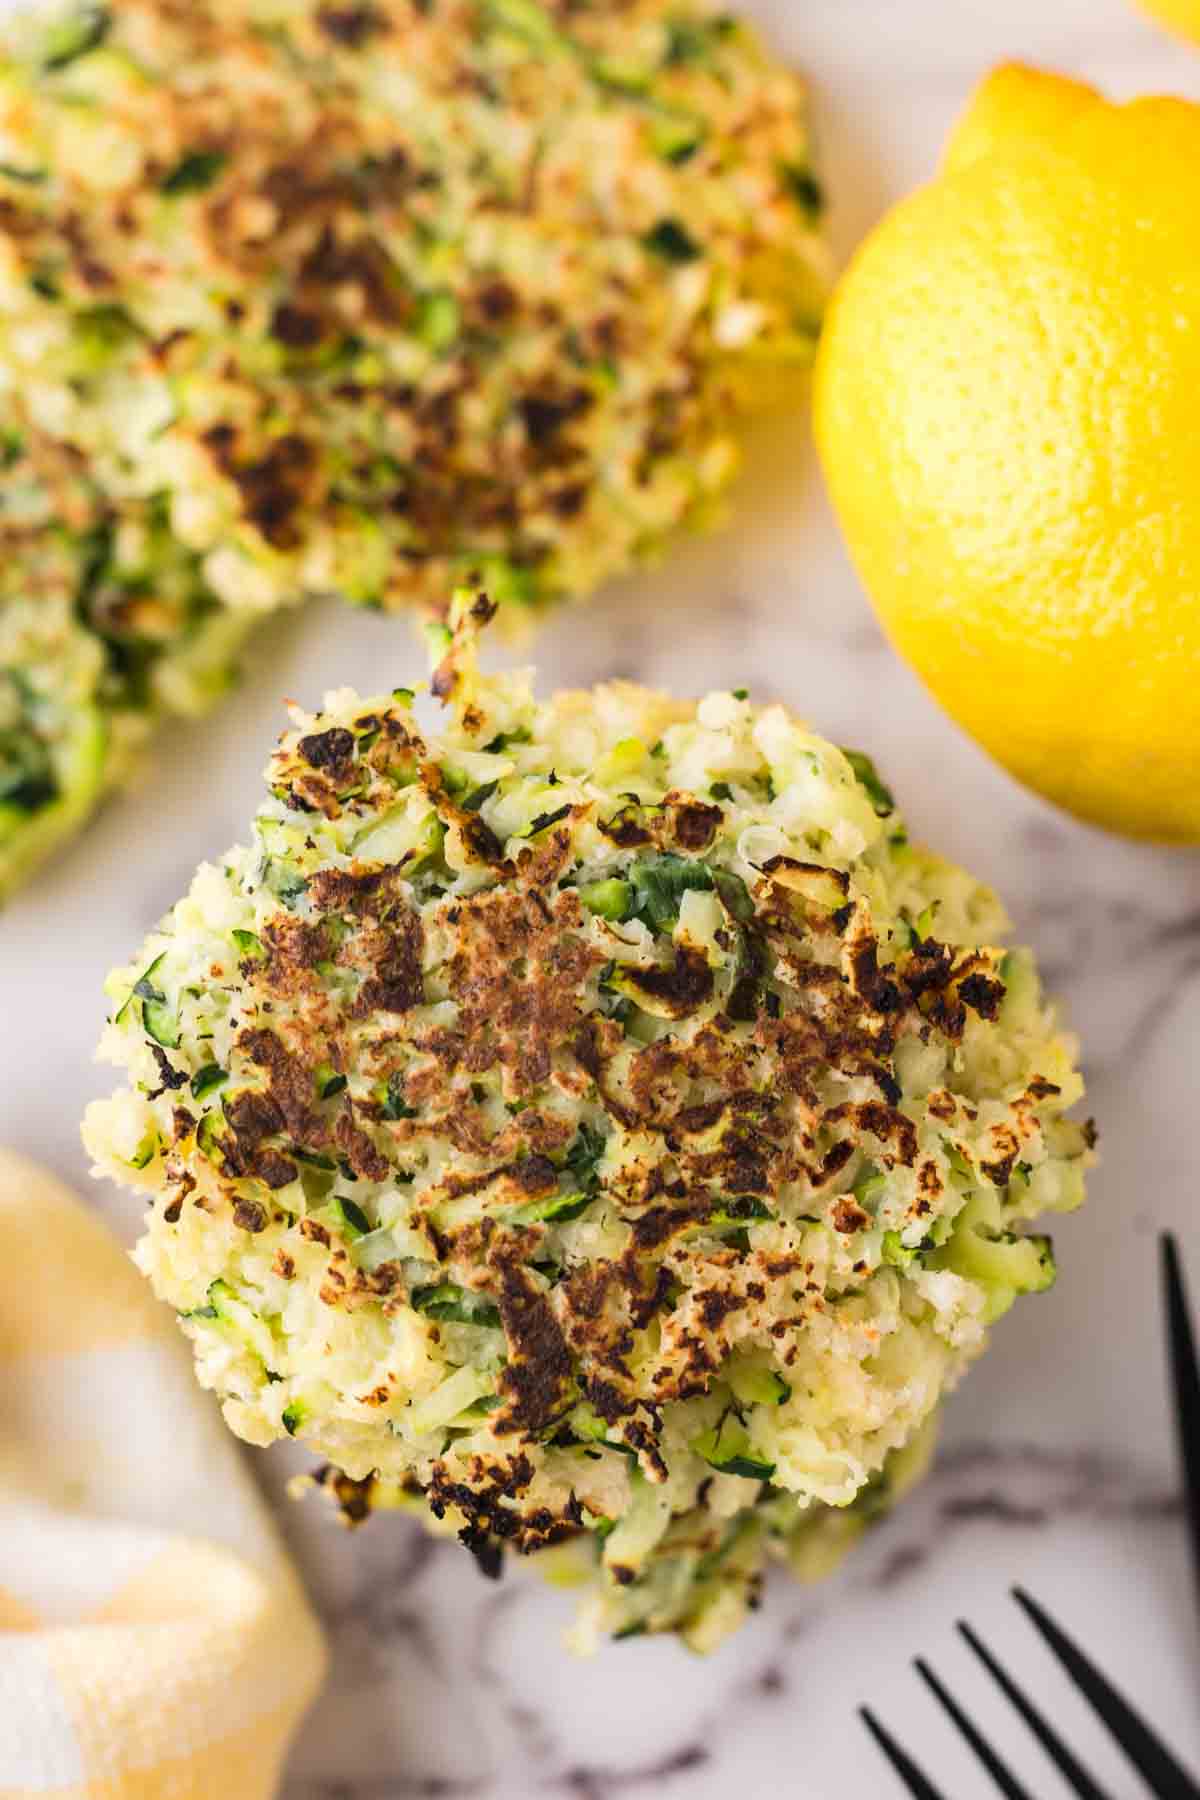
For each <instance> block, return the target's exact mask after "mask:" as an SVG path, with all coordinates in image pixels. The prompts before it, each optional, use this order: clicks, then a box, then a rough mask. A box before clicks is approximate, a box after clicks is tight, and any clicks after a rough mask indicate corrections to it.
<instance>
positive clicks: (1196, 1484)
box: [1160, 1231, 1200, 1584]
mask: <svg viewBox="0 0 1200 1800" xmlns="http://www.w3.org/2000/svg"><path fill="white" fill-rule="evenodd" d="M1160 1242H1161V1245H1162V1283H1163V1298H1164V1300H1165V1301H1166V1308H1167V1348H1168V1352H1169V1355H1170V1360H1171V1381H1172V1385H1173V1386H1174V1389H1175V1428H1176V1432H1177V1435H1178V1438H1179V1453H1180V1458H1181V1460H1182V1462H1183V1475H1184V1483H1185V1486H1186V1489H1187V1516H1188V1526H1189V1529H1190V1532H1191V1544H1192V1571H1193V1574H1194V1575H1195V1577H1196V1580H1197V1583H1198V1584H1200V1368H1198V1367H1197V1362H1196V1340H1195V1338H1194V1336H1193V1334H1192V1320H1191V1313H1190V1311H1189V1308H1188V1303H1187V1289H1186V1287H1185V1285H1184V1279H1183V1270H1182V1268H1181V1267H1180V1262H1179V1247H1178V1245H1177V1244H1176V1242H1175V1239H1174V1237H1173V1236H1172V1235H1171V1233H1170V1232H1169V1231H1164V1232H1163V1234H1162V1238H1161V1239H1160Z"/></svg>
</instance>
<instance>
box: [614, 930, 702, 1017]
mask: <svg viewBox="0 0 1200 1800" xmlns="http://www.w3.org/2000/svg"><path fill="white" fill-rule="evenodd" d="M624 979H625V980H626V981H627V982H628V984H629V985H630V987H632V988H634V989H635V990H636V991H637V992H638V993H641V994H644V995H645V996H646V998H647V999H650V1000H656V1001H657V1002H658V1003H659V1004H660V1005H662V1006H664V1007H665V1008H666V1009H667V1011H668V1013H669V1015H670V1017H671V1018H673V1019H685V1018H687V1016H688V1014H689V1013H694V1012H695V1011H696V1009H697V1007H700V1006H703V1004H704V1002H705V1001H706V1000H707V999H709V998H710V996H711V994H712V991H713V972H712V969H711V968H710V966H709V962H708V958H707V957H706V956H705V954H704V952H703V951H702V950H697V949H695V948H693V946H692V945H690V944H682V945H680V946H679V948H678V949H677V951H676V953H675V960H674V962H673V963H672V965H671V967H670V968H667V969H659V968H652V969H626V971H625V976H624Z"/></svg>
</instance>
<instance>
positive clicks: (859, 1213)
mask: <svg viewBox="0 0 1200 1800" xmlns="http://www.w3.org/2000/svg"><path fill="white" fill-rule="evenodd" d="M832 1216H833V1227H834V1230H835V1231H840V1232H843V1233H845V1235H846V1236H849V1235H850V1233H851V1232H855V1231H865V1230H866V1228H867V1226H868V1225H869V1224H870V1223H871V1219H870V1215H869V1214H868V1213H865V1212H864V1211H863V1209H862V1207H861V1206H860V1205H859V1204H858V1202H857V1200H852V1199H850V1198H849V1197H848V1196H843V1198H842V1199H841V1200H839V1201H838V1203H837V1205H836V1206H835V1207H834V1209H833V1215H832Z"/></svg>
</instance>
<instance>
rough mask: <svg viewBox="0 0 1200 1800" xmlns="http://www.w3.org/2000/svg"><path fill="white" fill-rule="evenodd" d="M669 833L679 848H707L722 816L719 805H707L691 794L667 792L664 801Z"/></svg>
mask: <svg viewBox="0 0 1200 1800" xmlns="http://www.w3.org/2000/svg"><path fill="white" fill-rule="evenodd" d="M664 804H665V805H666V808H667V815H668V819H669V822H670V831H671V835H672V837H673V838H674V840H675V843H676V844H677V845H678V847H679V849H681V850H707V848H708V846H709V845H710V844H711V843H712V841H713V838H714V837H715V836H716V833H717V827H718V826H719V825H720V823H721V820H722V818H723V816H724V815H723V814H722V812H721V808H720V807H719V806H709V805H708V804H707V803H706V802H705V801H703V800H696V799H694V798H693V797H692V796H690V795H688V796H683V797H679V798H676V797H675V796H674V795H672V794H668V795H667V798H666V801H665V803H664Z"/></svg>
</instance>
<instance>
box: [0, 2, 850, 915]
mask: <svg viewBox="0 0 1200 1800" xmlns="http://www.w3.org/2000/svg"><path fill="white" fill-rule="evenodd" d="M39 18H40V22H34V23H30V21H29V20H23V21H18V22H15V23H14V22H9V23H8V24H7V25H6V28H5V35H6V38H7V40H8V41H9V47H10V54H9V55H8V57H7V58H6V59H5V60H4V62H3V63H2V64H0V368H2V370H3V374H4V378H5V379H4V383H3V391H2V395H0V431H2V432H3V445H4V452H5V455H6V457H7V458H8V462H9V465H10V466H9V471H8V474H7V476H6V486H7V488H8V490H9V492H10V494H11V495H13V496H15V501H14V500H12V499H9V500H6V502H5V504H4V505H3V507H2V508H0V553H2V554H3V556H4V558H5V561H6V563H10V564H11V565H12V568H13V573H12V575H11V578H10V585H11V586H12V587H13V588H14V590H15V591H16V594H17V596H18V597H17V599H16V600H15V601H14V602H13V603H12V604H15V605H16V606H17V608H18V610H19V612H20V614H21V617H20V621H19V626H18V627H15V628H12V629H9V630H8V631H7V632H6V631H5V627H4V622H3V620H0V658H2V659H3V662H2V663H0V669H2V668H5V667H6V668H8V669H10V670H11V671H14V672H15V674H16V676H17V678H18V680H19V682H20V684H21V685H22V688H23V697H22V700H21V705H20V707H19V708H17V709H16V710H19V712H20V714H21V718H22V721H23V725H22V729H23V730H25V731H27V732H29V733H32V734H33V736H34V737H35V738H36V739H37V745H38V746H40V749H39V754H42V753H44V754H46V755H48V756H49V758H50V761H51V764H52V765H53V767H52V775H53V777H54V780H55V781H56V782H57V783H58V788H59V797H60V798H61V797H62V794H63V792H64V791H65V790H66V789H67V788H68V787H71V784H72V783H75V784H76V785H75V786H74V787H73V788H72V793H73V794H75V795H76V796H78V795H80V794H81V793H82V791H83V790H82V788H81V787H80V786H79V785H78V782H79V774H78V770H77V767H76V762H75V760H73V759H72V758H71V757H70V756H69V755H67V754H65V753H62V754H60V750H61V737H62V730H63V722H62V720H61V719H60V718H59V716H58V712H57V710H56V709H57V708H58V707H59V706H60V702H61V695H60V693H59V690H58V688H57V686H56V657H55V654H54V645H55V643H56V641H57V634H56V629H55V628H50V629H47V628H45V626H44V624H43V621H42V620H41V618H40V615H39V608H38V601H37V592H38V590H39V589H40V587H41V585H42V582H41V573H40V555H41V551H40V544H41V540H40V539H39V537H38V536H37V535H36V534H34V535H32V536H31V535H30V533H29V532H28V529H27V522H28V518H29V517H30V515H31V514H32V515H35V516H37V517H39V518H48V519H50V520H52V521H54V522H55V529H56V532H57V534H58V535H59V536H60V537H61V539H62V541H63V543H64V545H65V546H66V548H67V549H68V551H69V552H70V554H71V555H72V556H73V557H74V559H75V570H76V573H75V581H74V593H73V602H74V607H75V620H74V623H75V625H76V626H77V628H78V629H79V630H80V631H82V632H84V633H85V634H86V635H87V636H88V637H89V638H90V639H94V640H95V644H96V650H97V652H98V661H97V669H96V675H95V681H94V684H93V688H92V691H91V694H90V698H91V699H92V700H94V702H95V704H96V705H97V707H98V708H99V711H100V715H101V725H102V726H103V727H104V728H105V730H108V731H109V732H110V736H111V738H112V743H111V745H109V746H108V747H105V748H102V749H101V751H100V753H99V756H98V761H97V763H96V764H95V765H94V766H90V767H89V770H88V780H89V782H90V784H91V787H92V788H94V789H95V790H97V791H98V790H99V789H101V788H102V787H103V786H104V785H105V783H106V782H107V781H109V780H111V779H112V778H114V777H115V776H117V775H119V774H120V770H121V766H122V762H123V754H124V751H125V749H126V748H127V747H128V744H129V741H130V739H131V738H136V737H137V736H138V735H139V734H140V732H141V731H142V730H144V724H145V721H146V720H147V719H148V718H149V717H152V716H153V715H154V714H155V713H158V712H163V711H168V712H169V711H174V710H177V709H180V708H183V709H189V710H190V709H194V708H195V707H197V706H198V705H201V704H203V703H204V701H206V700H207V698H208V697H209V695H210V694H211V692H213V691H214V689H215V688H216V687H218V686H219V681H218V680H217V677H218V675H219V672H220V669H221V667H222V666H223V663H222V658H223V659H224V662H225V663H227V662H228V657H229V654H230V652H231V650H232V648H233V645H234V643H235V641H236V639H237V638H238V637H239V636H240V635H241V633H242V632H243V631H244V629H245V626H246V622H247V621H248V620H249V619H250V618H252V617H253V616H254V615H255V614H257V613H260V612H262V611H264V610H267V609H270V608H274V607H276V606H279V605H281V604H283V603H286V602H288V601H291V600H294V599H296V598H300V597H303V596H305V595H311V594H318V593H320V594H324V593H337V594H341V595H343V596H345V597H347V598H349V599H350V600H353V601H357V602H360V603H362V604H365V605H370V606H386V607H393V606H402V605H409V604H414V605H416V606H418V607H421V608H425V609H431V610H434V611H436V610H439V609H440V606H441V603H442V600H443V599H444V596H445V594H446V593H448V592H449V591H450V588H451V586H452V584H453V583H454V582H455V581H456V580H459V579H462V578H464V577H466V576H467V575H471V576H472V577H478V578H481V579H483V580H485V581H486V583H487V584H488V587H489V591H490V592H491V593H492V595H493V597H494V598H495V599H497V600H498V601H500V602H501V603H502V604H509V605H511V606H514V607H515V606H519V607H523V608H526V609H531V608H536V607H539V606H541V605H543V604H545V603H548V602H551V601H553V600H556V599H558V598H560V597H562V596H564V595H569V594H578V593H583V592H585V591H587V590H589V589H591V588H593V587H594V586H595V585H596V584H597V583H598V582H600V581H602V580H603V579H605V578H606V577H608V576H610V575H612V574H614V573H616V572H617V571H619V570H621V569H624V568H626V567H627V566H628V565H629V564H631V563H632V562H634V561H636V560H638V559H640V558H641V557H643V556H645V555H647V554H648V553H651V552H653V551H654V550H655V549H656V548H657V547H658V546H659V545H660V544H661V543H662V542H663V541H664V539H665V538H667V537H668V536H669V534H670V533H672V532H673V531H675V530H676V529H677V528H679V527H682V526H685V525H691V524H699V523H702V522H703V521H704V520H705V519H706V518H707V517H708V516H710V514H711V512H712V510H713V504H714V501H715V499H716V497H717V496H718V495H719V493H720V492H721V490H722V489H723V488H724V487H725V485H726V483H727V481H728V479H729V477H730V474H731V471H732V469H733V466H734V462H735V460H736V450H735V445H734V441H733V438H732V436H731V427H732V425H733V423H734V418H735V415H736V414H737V412H738V411H739V410H741V409H742V408H743V407H744V406H745V404H747V403H748V401H749V400H750V399H751V398H752V397H753V391H754V390H762V389H763V388H764V387H765V386H766V385H770V386H771V387H775V388H777V387H778V386H779V384H780V380H781V376H782V374H783V371H784V370H785V369H786V368H787V367H788V366H789V365H793V364H803V363H804V362H806V361H807V358H808V355H809V352H810V349H811V345H812V340H813V337H814V334H815V329H816V320H817V316H818V312H819V291H820V284H819V281H818V279H817V278H816V275H815V273H814V271H815V270H816V269H817V267H818V265H819V261H820V257H819V247H818V243H817V239H816V237H815V235H814V226H815V219H816V214H817V211H818V210H819V191H818V189H817V187H816V184H815V182H814V180H813V177H812V175H811V173H810V169H809V162H808V142H807V135H806V127H805V120H804V113H803V104H802V102H803V94H802V88H801V84H800V82H799V80H798V79H797V78H796V77H795V76H793V75H792V74H790V73H789V72H788V71H786V70H785V69H783V68H781V67H780V66H778V65H777V64H775V63H774V62H772V61H771V60H770V59H769V57H768V56H767V55H766V54H765V53H764V51H763V50H762V48H761V47H760V45H759V43H758V40H757V38H756V37H755V35H754V33H753V31H752V30H751V29H750V28H748V27H747V26H745V25H743V24H742V23H740V22H739V21H737V20H735V19H734V18H732V17H730V16H728V15H724V14H721V15H717V14H710V13H708V12H707V11H706V10H704V9H703V8H702V7H700V6H698V5H696V4H695V3H694V0H604V3H602V4H599V5H594V6H593V5H589V6H584V5H576V4H573V3H572V0H562V3H560V4H558V5H554V4H550V3H547V4H545V5H540V4H538V0H371V3H370V4H359V5H354V4H351V5H346V6H339V5H337V4H336V3H334V4H316V3H313V0H304V3H300V0H294V3H292V4H279V3H278V0H208V3H207V4H195V3H193V0H114V3H113V4H112V5H109V6H101V5H94V4H82V5H81V4H77V5H75V6H74V7H73V8H71V9H70V10H68V11H67V12H65V13H63V12H58V13H56V14H53V15H51V20H50V22H49V23H47V19H46V16H45V15H44V14H42V15H40V16H39ZM4 604H5V605H8V604H9V603H8V602H5V603H4ZM229 615H233V620H232V621H231V620H230V617H229ZM13 638H18V639H19V640H20V645H19V647H17V648H11V647H10V644H9V642H8V641H7V640H9V639H13ZM85 660H86V653H85ZM94 660H95V659H94ZM165 662H169V663H175V664H178V665H181V666H182V674H181V675H180V676H179V677H178V678H176V677H175V676H174V675H173V674H172V672H171V670H170V669H169V668H168V669H164V667H163V666H162V665H163V664H164V663H165ZM196 663H198V664H199V668H200V673H199V676H198V678H194V674H195V671H194V665H195V664H196ZM10 710H13V709H11V708H10ZM3 728H4V727H3V721H2V720H0V730H3ZM25 760H27V758H26V753H25V750H24V748H23V747H22V746H21V745H17V746H16V747H14V749H13V751H12V754H11V756H9V755H8V754H7V752H6V750H5V746H4V744H3V743H0V804H2V803H3V802H4V801H5V799H6V798H7V799H9V800H10V801H14V795H15V801H14V805H15V808H16V813H15V817H14V821H13V822H11V823H10V824H7V825H6V824H5V822H4V821H3V818H0V888H2V887H3V886H4V885H5V880H6V874H5V869H4V867H3V864H4V862H5V860H6V859H7V860H9V861H10V862H12V863H15V862H16V861H17V860H18V859H20V860H22V861H24V860H29V859H31V857H32V854H33V835H34V834H33V833H32V831H31V833H30V834H27V837H26V843H25V845H24V846H21V845H17V844H16V842H15V838H16V836H17V833H18V827H19V826H20V824H21V823H22V815H25V816H26V821H27V822H29V823H30V824H31V825H32V822H33V821H32V817H31V815H32V814H33V813H34V812H37V811H38V810H39V807H35V806H34V805H33V804H32V802H31V801H30V792H31V790H30V789H29V788H28V785H27V784H26V783H24V780H23V774H22V770H23V765H24V762H25ZM10 764H11V768H12V771H13V773H11V775H10V773H9V766H10ZM22 796H24V798H22ZM49 804H50V803H49V802H41V803H39V806H40V805H49ZM81 810H86V808H85V807H81V806H79V805H77V806H75V807H74V808H73V809H72V808H70V807H68V808H66V809H64V810H62V811H60V813H59V814H58V815H57V817H59V818H60V819H61V821H62V829H64V830H65V829H66V828H67V823H68V816H70V818H71V819H73V817H74V814H75V813H78V812H79V811H81ZM53 835H54V833H53V831H51V830H49V829H48V822H47V821H46V820H45V819H43V820H42V821H41V825H40V837H41V838H43V839H45V838H48V837H52V836H53ZM8 838H11V839H13V840H14V841H13V842H12V843H11V844H9V843H7V842H6V839H8ZM13 873H15V869H13V870H10V872H9V875H8V879H11V878H12V874H13Z"/></svg>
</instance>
